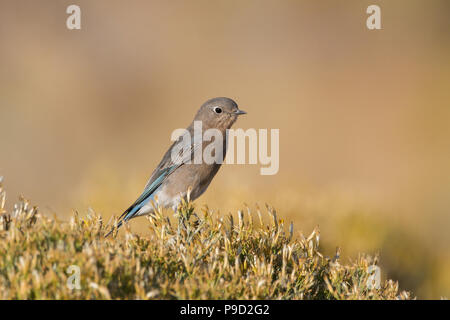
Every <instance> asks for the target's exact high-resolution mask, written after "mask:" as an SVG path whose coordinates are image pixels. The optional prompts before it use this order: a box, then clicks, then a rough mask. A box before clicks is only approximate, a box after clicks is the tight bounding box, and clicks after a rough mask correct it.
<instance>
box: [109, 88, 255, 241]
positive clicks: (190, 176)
mask: <svg viewBox="0 0 450 320" xmlns="http://www.w3.org/2000/svg"><path fill="white" fill-rule="evenodd" d="M246 113H247V112H245V111H243V110H240V109H239V107H238V105H237V103H236V102H235V101H234V100H232V99H230V98H226V97H217V98H212V99H209V100H208V101H206V102H205V103H203V104H202V105H201V107H200V109H199V110H198V111H197V113H196V115H195V117H194V120H193V121H192V122H191V124H190V125H189V126H188V127H187V128H186V129H185V130H184V132H185V133H186V134H187V135H181V136H180V137H178V139H177V140H175V142H174V143H173V144H172V145H171V146H170V148H169V150H167V152H166V153H165V154H164V156H163V158H162V160H161V162H160V163H159V164H158V166H157V167H156V169H155V170H154V171H153V173H152V174H151V176H150V178H149V180H148V182H147V184H146V185H145V187H144V191H143V192H142V194H141V195H140V196H139V197H138V198H137V200H136V201H135V202H134V203H133V204H132V205H131V206H130V207H128V209H127V210H125V211H124V212H123V213H122V214H121V215H120V217H119V218H118V221H117V225H116V226H117V228H114V227H113V228H112V229H111V230H110V231H109V232H108V233H107V234H106V235H105V237H108V236H109V235H110V234H111V233H112V232H113V231H114V230H115V229H119V228H120V227H121V226H122V225H123V223H125V222H127V221H129V220H130V219H133V218H136V217H139V216H143V215H148V214H151V213H152V212H153V211H154V206H153V204H152V202H154V201H155V199H157V203H158V205H159V206H161V207H164V208H170V207H171V208H172V209H173V210H174V211H176V209H177V208H178V205H179V204H180V203H181V201H182V199H186V196H187V194H188V192H189V199H190V200H192V201H193V200H195V199H197V198H198V197H200V196H201V195H202V194H203V193H204V192H205V191H206V189H207V188H208V186H209V185H210V183H211V181H212V179H213V178H214V176H215V175H216V174H217V172H218V170H219V169H220V167H221V165H222V162H223V161H214V162H213V163H210V162H206V161H200V162H198V161H196V159H195V158H194V156H195V157H196V154H197V153H196V152H197V150H198V149H199V148H200V149H202V148H203V147H204V146H205V145H206V144H208V141H204V139H203V136H201V137H199V134H198V133H197V132H196V130H195V128H196V124H197V125H198V123H200V124H201V126H202V132H203V131H206V130H208V129H215V130H216V132H220V133H221V138H222V139H223V140H222V141H219V142H221V144H220V146H222V150H221V151H222V155H221V156H222V160H223V159H224V158H225V155H226V149H227V143H226V137H227V130H228V129H230V128H231V127H232V125H233V124H234V123H235V122H236V120H237V118H238V117H239V116H240V115H243V114H246ZM185 137H189V138H188V139H185ZM178 150H182V151H183V152H175V151H178ZM192 160H193V161H192Z"/></svg>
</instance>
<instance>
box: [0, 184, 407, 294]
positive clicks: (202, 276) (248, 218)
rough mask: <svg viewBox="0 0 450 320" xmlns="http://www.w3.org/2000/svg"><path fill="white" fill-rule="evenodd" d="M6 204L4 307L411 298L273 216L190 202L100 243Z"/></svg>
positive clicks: (97, 223) (76, 226)
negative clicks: (12, 302)
mask: <svg viewBox="0 0 450 320" xmlns="http://www.w3.org/2000/svg"><path fill="white" fill-rule="evenodd" d="M5 197H6V196H5V192H4V191H3V189H1V186H0V238H1V241H0V298H1V299H409V298H410V294H409V293H408V292H405V291H403V292H400V291H399V287H398V283H396V282H394V281H392V280H385V281H383V282H382V283H381V286H380V287H379V288H378V289H376V288H374V287H373V286H368V285H367V284H368V278H369V270H370V269H369V266H371V265H373V264H374V263H376V259H373V258H371V257H367V256H361V257H359V258H358V259H357V260H356V261H354V262H349V263H348V264H342V263H341V262H340V259H339V253H338V252H337V253H336V256H334V257H331V258H329V257H325V256H323V255H322V254H321V253H320V252H319V240H320V234H319V231H318V229H316V230H314V231H313V232H312V233H311V235H310V236H309V237H304V236H303V235H302V234H301V233H296V232H295V231H294V230H293V226H292V224H291V225H290V226H285V225H284V223H283V221H282V220H279V219H278V218H277V215H276V213H275V211H274V210H273V209H272V208H270V207H267V208H266V209H265V211H267V213H263V214H268V215H269V216H270V218H271V222H270V223H265V222H264V220H265V219H263V218H262V217H261V212H260V210H257V212H256V213H255V214H253V213H252V212H251V211H250V210H248V211H247V212H246V213H245V214H244V213H243V212H239V213H238V215H237V217H234V218H233V216H232V215H229V216H227V217H222V216H219V215H213V214H212V213H211V211H210V210H208V208H204V209H202V210H198V211H197V210H196V209H195V207H194V206H193V204H192V203H190V202H186V203H183V204H182V206H181V207H180V208H179V210H178V211H177V212H175V213H172V214H167V213H166V214H163V212H162V211H161V210H157V211H156V213H155V215H153V216H151V217H148V219H147V220H148V222H146V220H145V219H144V218H139V219H141V220H142V223H147V224H148V233H147V234H146V235H145V236H139V235H137V234H133V233H132V232H131V231H130V229H129V228H128V227H126V228H125V233H124V235H123V236H118V235H117V232H115V233H114V234H113V237H110V238H106V239H105V237H104V235H105V233H107V232H108V231H109V230H110V228H111V227H112V225H111V223H104V222H103V220H102V217H101V216H99V215H97V214H95V213H93V212H90V213H88V214H87V215H86V216H85V217H84V218H81V217H80V216H79V215H78V214H74V216H73V217H72V219H71V220H70V222H62V221H59V220H58V219H56V218H49V217H46V216H44V215H42V214H40V213H39V211H38V210H37V208H36V207H32V206H31V205H30V204H29V203H28V202H27V201H26V200H24V199H21V200H20V202H19V203H17V204H16V205H15V206H14V209H13V210H12V212H11V213H7V212H6V211H5V210H4V208H5ZM77 270H79V277H78V278H77V277H76V276H77ZM77 279H79V283H78V282H77ZM78 285H79V286H78Z"/></svg>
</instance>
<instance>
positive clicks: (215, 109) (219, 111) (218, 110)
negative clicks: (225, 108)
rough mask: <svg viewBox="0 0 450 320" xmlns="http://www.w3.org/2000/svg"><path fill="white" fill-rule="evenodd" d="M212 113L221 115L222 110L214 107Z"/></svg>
mask: <svg viewBox="0 0 450 320" xmlns="http://www.w3.org/2000/svg"><path fill="white" fill-rule="evenodd" d="M214 112H215V113H222V108H220V107H214Z"/></svg>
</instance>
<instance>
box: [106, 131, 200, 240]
mask: <svg viewBox="0 0 450 320" xmlns="http://www.w3.org/2000/svg"><path fill="white" fill-rule="evenodd" d="M178 143H182V142H181V141H180V139H179V140H177V141H176V142H174V144H172V146H171V147H170V148H169V150H168V151H167V152H166V154H165V155H164V157H163V159H162V161H161V162H160V164H159V165H158V167H157V168H156V169H155V171H154V172H153V174H152V175H151V177H150V179H149V181H148V182H147V185H146V186H145V188H144V191H143V192H142V194H141V195H140V196H139V198H138V199H137V200H136V201H135V202H134V203H133V204H132V205H131V206H130V207H129V208H128V209H127V210H125V212H124V213H122V214H121V215H120V217H119V220H118V223H117V229H118V228H120V227H121V226H122V224H123V223H124V222H125V221H128V220H130V219H131V218H133V217H134V216H135V215H136V214H137V213H138V211H139V210H140V209H141V208H142V207H143V206H144V205H145V204H146V203H148V202H149V201H150V200H154V193H155V191H156V190H157V189H158V188H159V187H160V186H161V185H162V183H163V182H164V181H165V180H166V179H167V177H168V176H169V175H170V174H172V173H173V172H174V171H175V170H177V169H178V168H179V167H180V166H182V165H183V164H185V163H187V162H188V161H191V159H192V157H193V155H194V152H195V150H196V149H198V148H199V147H200V146H201V145H202V141H197V140H195V139H192V140H191V144H190V145H189V146H187V148H186V149H185V150H183V152H181V153H179V154H178V155H177V156H176V157H172V150H173V148H174V147H175V146H177V144H178ZM113 230H114V228H113V229H112V230H111V231H109V232H108V233H107V234H106V235H105V237H107V236H109V235H110V234H111V233H112V231H113Z"/></svg>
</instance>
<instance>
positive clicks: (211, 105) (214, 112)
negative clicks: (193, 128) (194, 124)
mask: <svg viewBox="0 0 450 320" xmlns="http://www.w3.org/2000/svg"><path fill="white" fill-rule="evenodd" d="M242 114H246V112H245V111H242V110H239V108H238V105H237V103H236V102H234V101H233V100H232V99H230V98H224V97H219V98H213V99H210V100H208V101H206V102H205V103H204V104H203V105H202V106H201V107H200V109H199V110H198V112H197V114H196V116H195V119H194V121H202V123H203V128H205V129H209V128H216V129H220V130H226V129H229V128H231V126H232V125H233V123H234V122H235V121H236V120H237V118H238V116H240V115H242Z"/></svg>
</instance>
